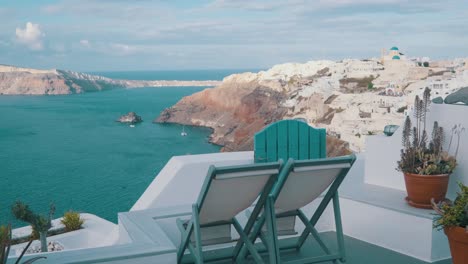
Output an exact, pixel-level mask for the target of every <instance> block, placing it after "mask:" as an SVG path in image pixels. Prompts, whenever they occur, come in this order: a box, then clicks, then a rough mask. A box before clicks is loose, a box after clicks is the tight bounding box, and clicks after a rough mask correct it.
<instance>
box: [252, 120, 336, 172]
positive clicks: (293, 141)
mask: <svg viewBox="0 0 468 264" xmlns="http://www.w3.org/2000/svg"><path fill="white" fill-rule="evenodd" d="M326 145H327V139H326V131H325V129H323V128H314V127H311V126H309V125H308V124H307V123H305V122H303V121H299V120H281V121H278V122H275V123H272V124H270V125H268V126H267V127H265V128H264V129H262V130H261V131H259V132H258V133H256V134H255V137H254V155H255V163H261V162H272V161H277V160H279V159H282V160H288V159H290V158H292V159H295V160H307V159H321V158H325V157H326V155H327V146H326Z"/></svg>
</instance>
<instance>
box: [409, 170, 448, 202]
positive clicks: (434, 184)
mask: <svg viewBox="0 0 468 264" xmlns="http://www.w3.org/2000/svg"><path fill="white" fill-rule="evenodd" d="M404 175H405V184H406V192H407V193H408V197H406V201H407V202H408V204H409V205H411V206H413V207H416V208H424V209H431V208H432V206H431V198H434V200H435V202H436V203H437V202H440V201H442V200H445V194H446V193H447V187H448V182H449V174H440V175H419V174H413V173H404Z"/></svg>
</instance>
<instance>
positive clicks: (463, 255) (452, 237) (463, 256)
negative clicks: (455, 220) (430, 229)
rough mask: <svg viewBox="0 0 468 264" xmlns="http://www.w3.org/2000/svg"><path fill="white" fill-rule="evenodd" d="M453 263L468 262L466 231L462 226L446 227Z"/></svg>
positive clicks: (467, 236)
mask: <svg viewBox="0 0 468 264" xmlns="http://www.w3.org/2000/svg"><path fill="white" fill-rule="evenodd" d="M444 231H445V234H446V235H447V237H448V240H449V244H450V253H452V262H453V264H466V263H468V233H467V232H466V229H465V228H463V227H446V228H444Z"/></svg>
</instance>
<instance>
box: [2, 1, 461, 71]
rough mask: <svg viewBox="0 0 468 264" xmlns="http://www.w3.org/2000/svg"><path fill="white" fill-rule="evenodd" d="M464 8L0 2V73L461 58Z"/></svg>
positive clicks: (433, 4) (450, 4)
mask: <svg viewBox="0 0 468 264" xmlns="http://www.w3.org/2000/svg"><path fill="white" fill-rule="evenodd" d="M466 25H468V1H466V0H444V1H440V0H439V1H434V0H289V1H283V0H258V1H257V0H185V1H183V0H151V1H150V0H128V1H125V0H41V1H39V0H21V1H20V0H8V1H7V0H0V64H9V65H17V66H23V67H31V68H44V69H48V68H59V69H69V70H76V71H117V70H121V71H128V70H177V69H181V70H185V69H253V68H269V67H271V66H273V65H275V64H279V63H286V62H306V61H309V60H317V59H331V60H341V59H345V58H357V59H362V58H371V57H377V56H379V55H380V51H381V49H382V48H385V49H389V48H390V47H392V46H397V47H399V48H400V50H401V51H402V52H403V53H405V54H406V55H408V56H415V57H423V56H427V57H430V58H432V59H445V58H456V57H468V26H466Z"/></svg>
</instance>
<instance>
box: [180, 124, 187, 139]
mask: <svg viewBox="0 0 468 264" xmlns="http://www.w3.org/2000/svg"><path fill="white" fill-rule="evenodd" d="M180 135H181V136H183V137H185V136H187V132H185V126H183V127H182V132H180Z"/></svg>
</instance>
